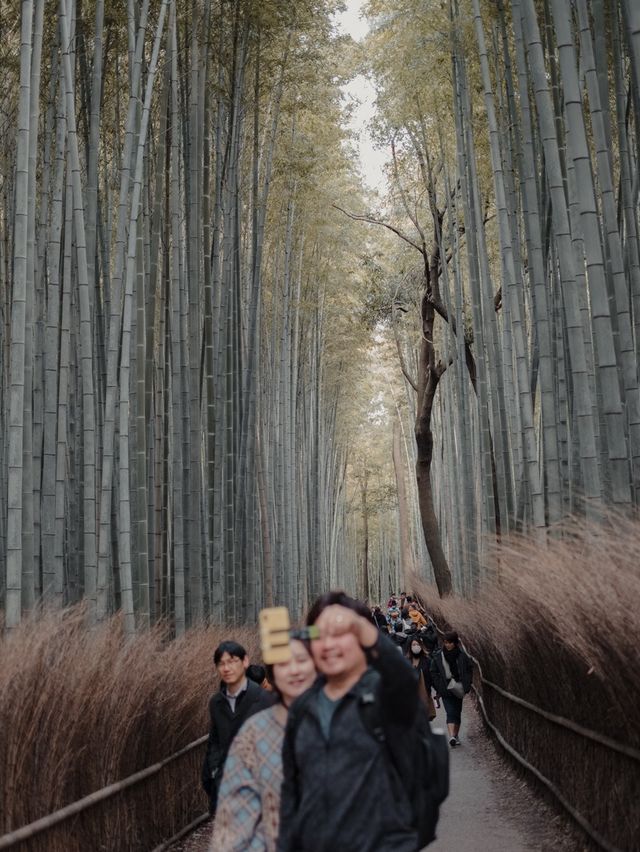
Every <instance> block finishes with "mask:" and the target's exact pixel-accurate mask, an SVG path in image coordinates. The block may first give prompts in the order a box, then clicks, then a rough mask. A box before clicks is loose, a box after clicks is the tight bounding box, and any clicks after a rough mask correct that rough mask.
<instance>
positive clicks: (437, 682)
mask: <svg viewBox="0 0 640 852" xmlns="http://www.w3.org/2000/svg"><path fill="white" fill-rule="evenodd" d="M458 650H459V652H460V653H459V654H458V660H457V664H458V673H459V675H460V678H459V680H460V681H461V682H462V688H463V689H464V692H465V695H466V694H467V692H469V690H470V689H471V682H472V680H473V660H472V659H471V657H470V656H469V655H468V654H467V652H466V651H464V650H463V649H462V648H459V649H458ZM431 682H432V683H433V688H434V689H435V691H436V692H437V693H438V695H446V694H447V677H446V675H445V672H444V665H443V657H442V649H441V650H440V651H437V652H436V653H435V654H434V655H433V657H432V658H431Z"/></svg>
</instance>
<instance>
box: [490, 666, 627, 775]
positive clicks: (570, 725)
mask: <svg viewBox="0 0 640 852" xmlns="http://www.w3.org/2000/svg"><path fill="white" fill-rule="evenodd" d="M478 669H479V671H480V680H481V682H482V683H483V684H486V686H488V687H490V688H491V689H493V690H495V691H496V692H499V693H500V695H502V696H504V697H505V698H507V699H508V700H509V701H513V703H514V704H520V706H521V707H526V709H527V710H531V712H532V713H537V714H538V716H542V717H543V718H544V719H547V720H548V721H549V722H553V724H554V725H560V726H561V727H563V728H567V729H568V730H569V731H573V733H574V734H580V736H582V737H585V738H586V739H589V740H593V742H595V743H598V744H599V745H601V746H604V747H605V748H608V749H611V751H617V752H619V753H620V754H624V755H625V757H630V758H631V759H632V760H637V761H638V762H639V763H640V750H638V749H637V748H633V746H627V745H623V744H622V743H619V742H618V741H617V740H613V739H611V737H606V736H605V735H604V734H598V733H596V731H592V730H590V729H589V728H584V727H583V726H582V725H578V724H577V722H572V721H571V719H566V718H565V717H564V716H557V715H556V714H555V713H549V711H548V710H543V709H542V708H541V707H536V705H535V704H531V703H530V702H529V701H525V700H524V698H520V697H519V696H517V695H514V694H513V693H512V692H509V691H508V690H506V689H503V688H502V687H501V686H498V684H497V683H493V682H492V681H490V680H487V678H486V677H484V676H483V675H482V672H481V670H480V667H479V666H478Z"/></svg>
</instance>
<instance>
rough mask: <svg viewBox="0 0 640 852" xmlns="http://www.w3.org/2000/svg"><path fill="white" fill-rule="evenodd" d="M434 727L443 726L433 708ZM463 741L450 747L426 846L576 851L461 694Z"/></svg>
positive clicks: (447, 850) (436, 849)
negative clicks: (444, 788) (444, 794)
mask: <svg viewBox="0 0 640 852" xmlns="http://www.w3.org/2000/svg"><path fill="white" fill-rule="evenodd" d="M433 727H434V728H435V727H439V728H443V729H445V728H446V724H445V717H444V712H443V710H442V709H440V710H439V711H438V716H437V718H436V719H435V721H434V722H433ZM460 739H461V742H462V744H461V745H460V746H459V747H456V748H453V749H451V791H450V793H449V797H448V798H447V800H446V801H445V803H444V804H443V806H442V808H441V809H440V820H439V822H438V837H437V839H436V841H435V843H432V844H431V845H430V846H429V847H428V849H429V852H534V851H535V852H579V850H581V849H582V848H583V847H582V846H581V845H580V844H579V842H578V841H577V840H576V838H575V837H573V836H572V835H571V833H570V832H569V830H568V829H567V827H566V824H565V822H564V820H562V819H560V818H559V817H558V816H557V815H556V813H555V812H554V811H552V810H551V809H550V808H549V806H548V805H546V803H545V802H543V801H542V800H541V799H538V798H537V797H536V796H534V795H533V794H532V792H531V790H530V789H529V787H528V786H527V784H526V783H525V782H524V781H523V780H521V779H520V778H519V777H518V776H517V774H516V773H515V772H514V771H513V770H512V769H511V767H510V766H509V765H507V764H506V763H505V761H504V760H503V759H502V757H501V756H500V755H499V753H498V752H497V751H496V747H495V746H494V745H493V743H492V742H490V741H489V740H488V739H487V735H486V733H485V731H484V728H483V725H482V721H481V719H480V716H479V715H478V713H477V711H476V710H475V708H474V706H473V703H472V702H471V700H469V699H465V702H464V710H463V713H462V727H461V729H460Z"/></svg>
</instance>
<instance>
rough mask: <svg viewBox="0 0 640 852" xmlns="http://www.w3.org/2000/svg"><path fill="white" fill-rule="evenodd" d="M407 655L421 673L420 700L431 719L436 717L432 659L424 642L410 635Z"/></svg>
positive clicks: (419, 683) (419, 684)
mask: <svg viewBox="0 0 640 852" xmlns="http://www.w3.org/2000/svg"><path fill="white" fill-rule="evenodd" d="M406 656H407V660H408V661H409V663H410V664H411V665H412V666H413V668H414V669H416V670H417V671H418V673H419V677H420V680H419V682H418V695H419V696H420V701H421V702H422V704H423V706H424V709H425V712H426V714H427V717H428V719H429V721H431V720H432V719H435V718H436V707H435V704H434V702H433V697H432V695H431V689H432V682H431V659H430V658H429V654H428V652H427V651H426V649H425V648H424V646H423V645H422V642H421V641H420V640H419V639H418V638H417V637H416V636H411V637H410V645H409V649H408V652H407V655H406Z"/></svg>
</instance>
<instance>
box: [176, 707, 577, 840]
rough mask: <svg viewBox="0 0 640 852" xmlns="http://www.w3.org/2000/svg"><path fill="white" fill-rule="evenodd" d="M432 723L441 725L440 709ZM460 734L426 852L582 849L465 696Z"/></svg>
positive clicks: (205, 833)
mask: <svg viewBox="0 0 640 852" xmlns="http://www.w3.org/2000/svg"><path fill="white" fill-rule="evenodd" d="M433 726H434V727H440V728H445V727H446V726H445V719H444V713H443V711H442V709H441V710H439V711H438V717H437V718H436V720H435V721H434V722H433ZM460 737H461V740H462V745H461V746H460V747H458V748H454V749H451V792H450V794H449V797H448V799H447V800H446V802H445V803H444V805H443V806H442V808H441V811H440V821H439V823H438V838H437V840H436V841H435V843H433V844H431V846H429V847H428V850H429V852H582V850H583V849H584V847H583V845H582V844H581V843H580V841H579V840H578V839H577V838H576V837H575V836H573V834H572V833H571V832H570V831H569V829H568V828H567V827H566V824H565V823H564V821H563V820H562V819H560V818H559V817H558V816H557V815H556V814H555V812H554V811H552V810H551V809H550V808H549V807H548V806H547V805H546V804H545V803H544V802H543V801H541V800H540V799H538V798H537V797H535V796H534V795H533V794H532V793H531V791H530V789H529V788H528V786H527V785H526V783H525V782H524V781H522V780H521V779H520V778H519V777H518V776H517V774H516V773H515V772H514V771H513V770H512V769H511V768H510V766H508V765H507V764H506V763H505V762H504V760H503V759H502V758H501V757H500V756H499V754H498V752H497V751H496V748H495V747H494V745H493V744H492V743H491V742H490V741H489V740H488V739H487V735H486V734H485V732H484V729H483V727H482V722H481V720H480V718H479V716H478V714H477V712H476V710H475V708H474V707H473V704H472V702H471V701H469V700H468V699H466V700H465V703H464V711H463V716H462V728H461V731H460ZM210 837H211V824H210V823H208V824H206V825H204V826H202V827H201V828H199V829H197V830H196V832H194V834H192V835H191V836H190V837H189V838H187V839H186V840H184V841H182V843H180V844H177V845H176V846H174V847H173V848H172V852H209V838H210ZM336 852H339V850H336Z"/></svg>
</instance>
